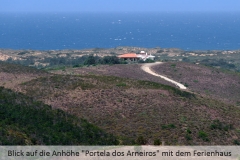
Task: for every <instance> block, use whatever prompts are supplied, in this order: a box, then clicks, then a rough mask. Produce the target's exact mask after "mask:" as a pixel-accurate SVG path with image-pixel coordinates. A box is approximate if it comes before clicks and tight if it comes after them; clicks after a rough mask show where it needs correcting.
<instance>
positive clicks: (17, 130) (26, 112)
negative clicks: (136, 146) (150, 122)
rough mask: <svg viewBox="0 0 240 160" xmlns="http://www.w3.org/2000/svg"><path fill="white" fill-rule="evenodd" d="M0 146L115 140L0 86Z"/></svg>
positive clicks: (83, 121)
mask: <svg viewBox="0 0 240 160" xmlns="http://www.w3.org/2000/svg"><path fill="white" fill-rule="evenodd" d="M0 135H1V136H0V145H97V144H98V145H103V144H104V145H114V144H117V140H116V139H115V138H114V137H113V136H111V135H109V134H106V133H105V132H103V131H102V130H100V129H99V128H98V127H96V126H94V125H92V124H89V123H88V122H87V121H86V120H83V119H80V118H76V117H74V116H71V115H69V114H67V113H66V112H64V111H61V110H52V109H51V107H50V106H48V105H45V104H43V103H41V102H37V101H34V100H33V99H32V98H29V97H27V96H25V95H23V94H20V93H14V92H13V91H11V90H9V89H4V88H3V87H0Z"/></svg>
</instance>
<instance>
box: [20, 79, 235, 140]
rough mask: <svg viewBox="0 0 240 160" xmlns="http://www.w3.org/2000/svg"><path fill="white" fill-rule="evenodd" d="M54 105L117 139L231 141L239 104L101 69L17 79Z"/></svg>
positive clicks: (38, 96) (27, 90) (31, 92)
mask: <svg viewBox="0 0 240 160" xmlns="http://www.w3.org/2000/svg"><path fill="white" fill-rule="evenodd" d="M21 88H22V89H24V92H25V93H26V94H27V95H29V96H33V97H35V98H36V99H38V100H42V101H43V102H45V103H47V104H51V105H52V106H53V107H54V108H60V109H62V110H64V111H66V112H67V113H69V114H73V115H76V116H78V117H82V118H85V119H87V120H88V121H89V122H91V123H93V124H95V125H98V126H100V127H101V128H103V129H105V130H106V131H107V132H110V133H112V134H114V135H115V136H118V137H119V139H120V140H121V144H134V143H141V144H146V143H147V144H153V142H154V141H158V140H159V141H160V142H164V143H165V144H168V145H177V144H180V145H186V144H191V145H210V144H211V145H233V144H239V141H240V130H239V129H240V124H239V121H240V109H239V108H238V107H236V106H232V105H226V104H224V103H222V102H219V101H216V100H213V99H210V98H203V97H200V96H198V95H193V94H191V93H188V92H184V91H181V90H179V89H176V88H174V87H171V86H167V85H162V84H159V83H156V82H150V81H140V80H133V79H127V78H120V77H114V76H103V75H102V76H100V75H53V76H51V77H43V78H38V79H34V80H31V81H29V82H26V83H24V84H22V85H21Z"/></svg>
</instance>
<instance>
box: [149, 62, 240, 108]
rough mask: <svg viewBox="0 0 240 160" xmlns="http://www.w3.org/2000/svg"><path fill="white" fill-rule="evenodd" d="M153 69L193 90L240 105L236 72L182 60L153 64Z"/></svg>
mask: <svg viewBox="0 0 240 160" xmlns="http://www.w3.org/2000/svg"><path fill="white" fill-rule="evenodd" d="M153 70H154V71H155V72H157V73H159V74H163V75H166V76H167V77H169V78H172V79H174V80H176V81H179V82H181V83H182V84H185V85H187V86H188V88H189V89H191V90H192V91H194V92H197V93H200V94H202V95H207V96H210V97H212V98H216V99H219V100H221V101H224V102H226V103H230V104H234V105H240V101H239V97H240V76H239V74H237V73H234V72H230V71H229V72H227V71H222V70H220V69H217V68H210V67H206V66H202V65H196V64H192V63H182V62H177V63H173V62H172V63H170V62H169V63H164V64H162V65H157V66H154V67H153ZM238 103H239V104H238Z"/></svg>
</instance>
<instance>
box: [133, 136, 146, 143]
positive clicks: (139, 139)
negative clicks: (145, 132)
mask: <svg viewBox="0 0 240 160" xmlns="http://www.w3.org/2000/svg"><path fill="white" fill-rule="evenodd" d="M136 144H137V145H145V144H147V140H146V139H145V138H143V136H139V137H138V138H137V139H136Z"/></svg>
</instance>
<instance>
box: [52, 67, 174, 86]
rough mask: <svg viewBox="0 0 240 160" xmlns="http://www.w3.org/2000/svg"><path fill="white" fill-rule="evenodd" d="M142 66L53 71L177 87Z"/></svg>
mask: <svg viewBox="0 0 240 160" xmlns="http://www.w3.org/2000/svg"><path fill="white" fill-rule="evenodd" d="M141 65H142V64H127V65H126V64H117V65H97V66H89V67H81V68H67V69H65V70H58V71H53V73H57V74H69V73H73V74H84V75H86V74H96V75H110V76H118V77H124V78H131V79H137V80H147V81H152V82H157V83H161V84H166V85H170V86H175V85H173V84H172V83H169V82H167V81H165V80H163V79H161V78H159V77H156V76H153V75H150V74H148V73H146V72H144V71H143V70H142V69H141Z"/></svg>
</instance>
